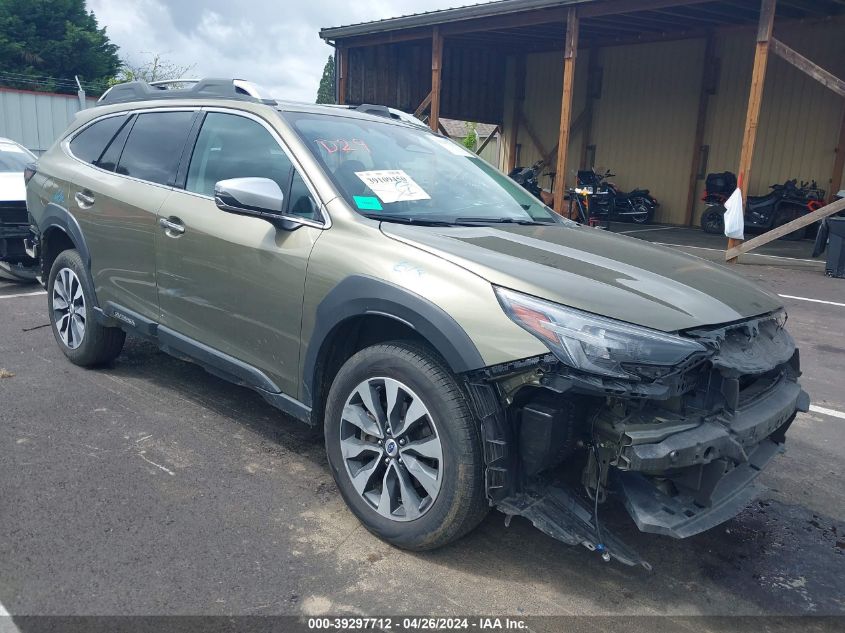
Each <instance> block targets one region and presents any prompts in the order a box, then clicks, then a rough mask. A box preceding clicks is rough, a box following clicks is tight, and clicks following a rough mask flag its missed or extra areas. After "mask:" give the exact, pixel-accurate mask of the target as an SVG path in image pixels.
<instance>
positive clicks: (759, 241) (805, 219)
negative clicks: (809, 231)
mask: <svg viewBox="0 0 845 633" xmlns="http://www.w3.org/2000/svg"><path fill="white" fill-rule="evenodd" d="M840 211H845V198H843V199H842V200H837V201H836V202H831V203H830V204H828V205H826V206H823V207H822V208H821V209H817V210H815V211H813V212H812V213H808V214H806V215H802V216H801V217H800V218H798V219H796V220H792V222H787V223H786V224H781V225H780V226H779V227H777V228H774V229H772V230H771V231H767V232H766V233H763V234H762V235H758V236H757V237H755V238H754V239H751V240H748V241H747V242H740V243H739V244H737V245H736V246H733V247H731V248H729V249H728V250H727V251H725V260H726V261H731V260H736V258H737V257H739V256H740V255H742V254H743V253H747V252H749V251H752V250H754V249H755V248H759V247H760V246H764V245H766V244H768V243H769V242H771V241H773V240H776V239H778V238H781V237H783V236H784V235H788V234H789V233H792V232H793V231H797V230H799V229H803V228H805V227H807V226H810V225H811V224H812V223H813V222H818V221H819V220H823V219H824V218H828V217H830V216H832V215H834V214H836V213H839V212H840ZM737 241H738V240H737Z"/></svg>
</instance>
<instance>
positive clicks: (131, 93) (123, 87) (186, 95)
mask: <svg viewBox="0 0 845 633" xmlns="http://www.w3.org/2000/svg"><path fill="white" fill-rule="evenodd" d="M179 84H191V85H190V86H189V87H187V88H171V87H168V86H171V85H179ZM201 98H205V99H208V98H214V99H235V100H238V101H255V102H258V103H266V104H269V105H275V104H276V102H275V100H273V99H269V98H267V97H265V96H264V95H263V94H261V91H260V90H259V88H258V87H257V86H255V85H254V84H252V83H250V82H248V81H244V80H243V79H168V80H164V81H153V82H150V83H147V82H146V81H128V82H126V83H122V84H117V85H115V86H112V87H111V88H109V89H108V90H106V91H105V92H104V93H103V96H102V97H100V98H99V99H98V101H97V103H98V104H100V105H108V104H110V103H127V102H130V101H152V100H158V99H201Z"/></svg>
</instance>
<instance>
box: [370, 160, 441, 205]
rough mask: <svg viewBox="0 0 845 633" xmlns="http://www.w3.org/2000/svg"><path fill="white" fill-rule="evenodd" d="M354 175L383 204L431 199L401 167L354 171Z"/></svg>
mask: <svg viewBox="0 0 845 633" xmlns="http://www.w3.org/2000/svg"><path fill="white" fill-rule="evenodd" d="M355 175H356V176H358V178H360V179H361V181H362V182H363V183H364V184H365V185H367V187H369V188H370V190H371V191H372V192H373V193H374V194H376V195H377V196H378V197H379V200H381V201H382V202H384V203H385V204H390V203H391V202H404V201H407V200H431V196H429V195H428V194H427V193H426V192H425V191H424V190H423V188H422V187H420V186H419V185H418V184H417V183H416V182H414V179H413V178H411V177H410V176H409V175H408V174H406V173H405V172H404V171H402V170H401V169H382V170H377V171H356V172H355Z"/></svg>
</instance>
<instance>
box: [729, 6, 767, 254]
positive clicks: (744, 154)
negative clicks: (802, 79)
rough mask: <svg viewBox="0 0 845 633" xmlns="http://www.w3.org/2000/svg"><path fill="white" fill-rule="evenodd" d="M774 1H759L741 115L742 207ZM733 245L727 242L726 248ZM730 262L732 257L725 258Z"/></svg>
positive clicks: (730, 247)
mask: <svg viewBox="0 0 845 633" xmlns="http://www.w3.org/2000/svg"><path fill="white" fill-rule="evenodd" d="M775 2H776V0H762V2H761V3H760V22H759V24H758V26H757V47H756V49H755V52H754V70H753V71H752V73H751V90H750V92H749V95H748V110H747V111H746V114H745V132H744V133H743V136H742V150H741V151H740V154H739V168H738V169H737V183H738V185H739V187H740V188H741V189H742V191H743V194H742V201H743V208H744V207H745V201H746V198H747V197H748V183H749V182H750V180H751V163H752V161H753V160H754V144H755V142H756V141H757V125H758V123H759V121H760V107H761V105H762V103H763V86H764V84H765V83H766V66H767V65H768V63H769V42H770V40H771V39H772V27H773V26H774V19H775ZM735 248H736V245H735V244H731V243H728V249H729V250H735ZM727 261H728V262H729V263H734V262H735V261H736V258H734V259H728V260H727Z"/></svg>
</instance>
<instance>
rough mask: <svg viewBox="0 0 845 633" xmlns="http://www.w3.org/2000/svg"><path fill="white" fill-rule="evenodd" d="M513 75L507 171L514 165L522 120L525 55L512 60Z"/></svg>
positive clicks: (510, 170)
mask: <svg viewBox="0 0 845 633" xmlns="http://www.w3.org/2000/svg"><path fill="white" fill-rule="evenodd" d="M513 75H514V80H513V89H514V99H513V116H512V117H511V127H510V130H509V134H508V156H507V164H506V167H507V173H511V172H512V171H513V168H514V167H516V145H517V142H518V141H519V126H520V123H521V122H522V102H523V101H525V55H519V56H517V58H516V59H515V60H514V73H513Z"/></svg>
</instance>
